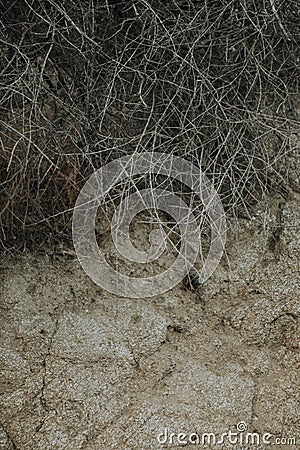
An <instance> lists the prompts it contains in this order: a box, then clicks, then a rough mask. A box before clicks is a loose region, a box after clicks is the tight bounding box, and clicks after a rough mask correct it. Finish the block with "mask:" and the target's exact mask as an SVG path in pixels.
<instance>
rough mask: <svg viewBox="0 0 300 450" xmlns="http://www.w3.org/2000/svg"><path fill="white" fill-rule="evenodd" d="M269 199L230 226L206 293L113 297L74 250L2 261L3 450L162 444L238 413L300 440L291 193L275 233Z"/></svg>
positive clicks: (295, 229)
mask: <svg viewBox="0 0 300 450" xmlns="http://www.w3.org/2000/svg"><path fill="white" fill-rule="evenodd" d="M269 204H270V203H269ZM272 208H273V207H272ZM272 208H269V206H268V204H267V203H266V204H262V205H260V207H257V208H256V212H254V214H253V217H252V220H246V219H245V220H243V221H242V222H241V223H240V228H239V229H235V227H234V226H232V227H231V230H230V233H229V237H228V242H227V254H228V255H227V256H228V260H229V264H228V263H227V261H226V259H225V258H224V260H223V261H222V262H221V264H220V265H219V267H218V269H217V270H216V272H215V273H214V275H213V276H212V277H211V278H210V279H209V280H208V281H207V283H206V284H205V286H204V287H203V288H202V291H201V293H200V296H201V299H202V300H201V301H197V296H196V294H195V293H194V292H191V291H189V290H185V289H184V288H183V286H182V284H180V285H178V286H177V287H176V288H174V289H173V290H171V291H169V292H166V293H165V294H163V295H160V296H157V297H154V298H150V299H149V298H147V299H138V300H131V299H126V298H123V299H120V298H117V297H114V296H113V295H111V294H109V293H107V292H105V291H103V290H101V288H99V287H98V286H96V285H94V284H93V282H92V281H91V280H90V279H89V278H88V277H87V276H86V274H85V273H84V272H83V270H82V269H81V268H80V266H79V264H78V263H77V261H75V260H73V259H72V258H67V257H59V258H57V259H53V258H49V257H46V256H44V257H34V256H32V255H27V256H24V257H23V258H21V259H20V258H18V259H16V260H14V259H8V258H6V259H5V260H3V261H2V264H1V324H2V325H1V400H0V408H1V424H2V425H1V428H0V449H11V450H12V449H24V450H25V449H26V450H34V449H42V450H47V449H68V450H76V449H85V450H92V449H120V450H121V449H122V450H141V449H145V450H146V449H159V448H163V446H162V445H160V444H159V443H158V440H157V436H158V434H159V433H161V432H163V431H164V429H165V428H168V429H169V430H170V431H171V432H175V433H176V434H178V433H180V432H183V433H187V434H189V433H193V432H197V433H199V434H200V433H204V432H213V433H216V434H217V435H218V436H220V435H221V434H222V433H223V432H225V431H228V430H232V431H233V432H234V431H235V430H236V425H237V424H238V423H239V422H242V421H243V422H245V423H246V424H247V426H248V430H249V431H256V432H258V433H262V434H263V433H267V432H269V433H271V434H272V435H274V436H279V437H280V436H283V437H285V438H288V437H295V438H296V439H297V442H298V444H296V446H295V445H294V446H285V445H277V446H276V448H299V446H300V434H299V432H300V421H299V419H300V407H299V405H300V390H299V364H300V353H299V347H300V326H299V316H300V301H299V298H300V295H299V294H300V292H299V291H300V277H299V270H300V269H299V268H300V260H299V255H300V242H299V231H300V226H299V196H297V194H295V195H294V196H293V198H291V199H290V200H288V201H287V202H286V203H285V204H284V208H283V210H282V226H281V228H280V230H279V231H280V233H279V234H280V236H279V237H277V234H278V233H277V234H276V217H277V218H278V214H277V212H276V211H277V209H278V208H277V209H276V204H275V206H274V208H273V209H272ZM266 218H267V219H266ZM274 224H275V225H274ZM277 225H278V223H277ZM272 236H273V238H272ZM274 237H275V238H276V239H275V238H274ZM272 239H273V240H272ZM169 448H178V446H176V445H173V446H171V445H170V446H169ZM185 448H216V447H213V446H211V447H210V446H206V447H205V446H203V447H201V445H199V446H197V445H194V444H189V445H187V446H186V447H185ZM219 448H220V447H219ZM221 448H225V449H226V448H228V449H232V448H236V449H242V448H249V449H250V448H260V449H263V448H269V446H264V445H260V446H253V447H251V446H250V445H249V446H248V447H247V446H242V445H239V444H238V445H235V446H233V445H231V444H229V443H227V444H224V445H223V446H222V447H221Z"/></svg>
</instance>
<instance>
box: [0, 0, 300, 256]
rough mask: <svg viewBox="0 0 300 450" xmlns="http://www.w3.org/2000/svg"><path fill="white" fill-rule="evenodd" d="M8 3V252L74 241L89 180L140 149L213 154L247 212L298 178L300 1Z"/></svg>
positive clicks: (209, 158)
mask: <svg viewBox="0 0 300 450" xmlns="http://www.w3.org/2000/svg"><path fill="white" fill-rule="evenodd" d="M0 4H1V11H2V14H1V35H0V36H1V37H0V39H1V58H0V65H1V82H0V83H1V84H0V86H1V100H0V108H1V115H0V120H1V149H0V177H1V178H0V180H1V192H0V196H1V197H0V198H1V200H0V242H1V249H2V250H4V251H11V250H12V249H14V250H16V249H22V248H23V247H24V245H25V244H26V246H27V247H29V246H30V245H31V244H32V243H33V244H34V245H36V244H37V242H38V241H39V242H41V243H42V245H47V243H48V242H49V240H50V241H51V242H52V241H53V242H54V241H55V239H57V238H59V239H60V240H61V239H63V238H68V236H70V220H71V212H72V207H73V206H74V201H75V199H76V196H77V194H78V192H79V190H80V188H81V186H82V185H83V182H84V180H86V179H87V177H88V176H89V175H90V174H91V173H92V172H93V171H94V170H95V169H97V168H99V167H100V166H101V165H103V164H105V163H106V162H107V161H109V160H111V159H112V158H116V157H118V156H122V155H124V154H128V153H133V152H136V151H139V152H141V151H144V150H147V151H151V150H155V151H164V152H174V154H177V155H182V156H185V157H186V158H187V159H189V160H191V161H194V162H195V163H198V164H200V165H201V167H202V169H203V170H204V171H205V172H206V174H207V175H208V176H209V178H210V179H211V180H212V181H213V182H214V185H215V186H216V187H217V188H218V190H219V192H220V193H221V195H222V199H223V202H224V204H225V205H226V207H227V210H228V211H230V212H231V213H233V214H237V210H239V211H241V209H242V210H243V211H247V209H248V208H249V206H250V207H251V204H253V203H255V202H256V200H257V199H258V198H260V197H261V195H262V194H264V193H265V192H266V191H268V190H269V189H270V188H272V189H284V186H285V183H286V181H288V180H287V175H286V170H285V165H284V164H283V163H282V161H283V158H285V156H286V154H287V152H289V151H290V150H292V145H291V140H290V136H291V134H292V133H293V132H294V131H295V130H296V129H297V125H298V123H297V120H298V119H299V117H298V118H297V117H296V116H295V113H294V111H295V109H294V106H293V105H294V102H295V100H296V99H297V95H298V83H299V61H300V52H299V43H300V29H299V22H300V7H299V2H298V1H293V0H287V1H282V0H280V1H278V0H259V1H257V0H239V1H237V0H231V1H227V0H203V1H192V0H178V1H165V0H130V1H126V2H125V1H119V2H118V1H113V0H107V1H99V2H96V1H94V0H70V1H69V2H67V3H64V2H58V1H57V2H56V1H53V0H46V1H45V0H20V1H12V2H10V3H9V4H7V2H4V1H1V2H0ZM41 237H42V239H41Z"/></svg>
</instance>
